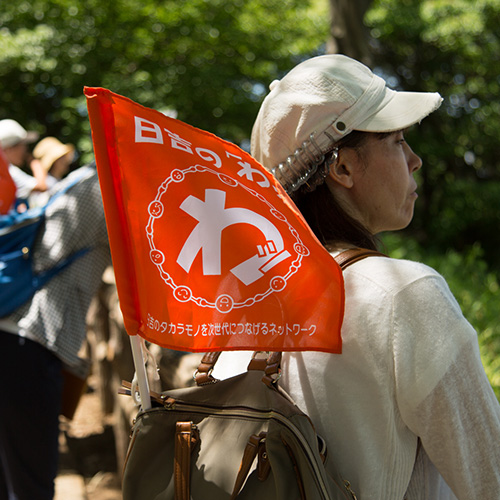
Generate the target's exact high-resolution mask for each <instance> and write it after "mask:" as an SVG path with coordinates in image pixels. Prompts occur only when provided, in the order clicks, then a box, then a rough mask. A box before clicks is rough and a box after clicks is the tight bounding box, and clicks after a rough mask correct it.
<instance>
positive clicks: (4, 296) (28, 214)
mask: <svg viewBox="0 0 500 500" xmlns="http://www.w3.org/2000/svg"><path fill="white" fill-rule="evenodd" d="M80 179H81V176H75V179H74V180H72V181H71V182H69V183H68V184H67V185H66V186H65V187H64V188H63V189H61V190H60V191H58V192H57V193H55V194H54V195H53V196H52V197H51V198H50V199H49V201H48V202H47V203H46V204H45V205H44V206H42V207H35V208H30V209H28V210H26V211H25V212H23V213H17V212H16V211H15V210H12V211H11V212H9V213H8V214H7V215H0V318H3V317H4V316H7V315H9V314H11V313H12V312H14V311H15V310H16V309H17V308H18V307H19V306H21V305H23V304H24V303H25V302H27V301H28V300H29V299H31V298H32V297H33V295H34V294H35V292H36V291H37V290H39V289H40V288H42V287H43V286H44V285H45V284H46V283H47V282H48V281H49V280H50V279H51V278H53V277H54V276H55V275H56V274H57V273H59V272H60V271H62V270H63V269H65V268H66V267H68V266H69V265H70V264H71V263H72V262H73V261H74V260H75V259H77V258H78V257H80V256H82V255H83V254H85V253H86V252H87V251H88V250H89V248H83V249H81V250H78V251H77V252H75V253H73V254H72V255H70V256H69V257H67V258H65V259H62V260H61V261H60V262H58V263H57V264H56V265H55V266H54V267H52V268H50V269H47V270H46V271H43V272H41V273H35V272H34V270H33V256H32V251H33V245H34V243H35V240H36V237H37V234H38V232H39V230H40V227H42V226H43V223H44V220H45V211H46V210H47V207H49V206H50V205H51V204H52V203H53V202H54V201H55V200H56V199H57V198H59V196H60V195H61V194H63V193H65V192H66V191H67V190H68V189H69V188H71V187H72V186H74V185H75V184H76V183H77V182H78V181H79V180H80Z"/></svg>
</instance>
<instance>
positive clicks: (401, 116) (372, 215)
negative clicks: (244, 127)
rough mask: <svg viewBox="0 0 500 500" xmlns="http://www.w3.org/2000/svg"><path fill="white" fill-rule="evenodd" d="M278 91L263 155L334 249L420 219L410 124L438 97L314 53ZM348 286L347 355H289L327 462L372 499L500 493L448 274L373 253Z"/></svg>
mask: <svg viewBox="0 0 500 500" xmlns="http://www.w3.org/2000/svg"><path fill="white" fill-rule="evenodd" d="M270 88H271V91H270V93H269V94H268V95H267V97H266V98H265V99H264V101H263V104H262V106H261V108H260V111H259V113H258V116H257V119H256V121H255V124H254V126H253V130H252V139H251V151H252V155H253V156H254V157H255V158H256V159H257V160H258V161H259V162H260V163H261V164H262V165H264V167H265V168H267V169H268V170H269V171H271V172H272V173H273V174H274V175H275V177H276V178H277V179H278V181H279V182H280V183H281V184H282V186H283V187H284V188H285V190H286V191H287V192H288V194H289V195H290V196H291V197H292V198H293V200H294V201H295V203H296V205H297V207H298V208H299V210H300V211H301V213H302V214H303V216H304V217H305V219H306V220H307V222H308V224H309V225H310V227H311V229H312V230H313V231H314V233H315V234H316V236H317V237H318V239H319V240H320V241H321V242H322V244H323V245H324V246H325V247H326V249H327V250H328V251H329V252H330V253H331V254H332V256H335V255H337V254H339V253H340V252H342V251H344V250H347V249H350V248H353V247H365V248H368V249H372V250H376V248H377V235H378V234H379V233H381V232H383V231H393V230H399V229H402V228H404V227H406V226H407V225H408V224H409V223H410V221H411V220H412V217H413V210H414V206H415V202H416V201H417V198H418V195H417V182H416V180H415V173H416V172H417V171H418V170H419V169H420V168H422V160H421V159H420V158H419V157H418V156H417V154H415V153H414V152H413V151H412V149H411V147H410V145H409V144H408V143H407V142H406V140H405V131H406V129H407V128H408V127H410V126H412V125H414V124H417V123H419V122H420V121H421V120H422V119H423V118H425V117H426V116H427V115H428V114H430V113H432V112H433V111H434V110H436V109H437V108H438V107H439V105H440V103H441V101H442V99H441V97H440V95H439V94H437V93H422V92H402V91H394V90H391V89H389V88H388V87H387V86H386V84H385V82H384V80H383V79H382V78H380V77H378V76H377V75H375V74H374V73H373V72H372V71H371V70H370V69H369V68H367V67H366V66H365V65H363V64H361V63H359V62H358V61H355V60H353V59H351V58H348V57H346V56H342V55H325V56H319V57H315V58H312V59H310V60H307V61H304V62H303V63H301V64H299V65H298V66H296V67H295V68H294V69H292V70H291V71H290V72H289V73H288V74H287V75H286V76H284V77H283V78H282V79H281V80H280V81H274V82H273V83H272V84H271V87H270ZM344 283H345V316H344V322H343V326H342V331H341V333H342V339H343V351H342V354H341V355H334V354H327V353H321V352H303V353H283V374H282V378H281V380H280V385H282V387H283V388H284V389H285V390H286V391H287V392H288V393H289V394H290V396H291V397H292V398H293V400H294V401H295V402H296V403H297V404H298V406H299V407H300V408H301V409H302V410H304V411H305V412H306V413H307V414H308V415H309V416H310V417H311V419H312V421H313V423H314V426H315V428H316V430H317V432H318V434H320V435H321V436H322V437H324V438H325V440H326V442H327V445H328V452H329V458H328V462H327V465H326V466H327V469H328V464H335V467H336V468H337V469H338V470H339V472H340V473H341V475H342V476H343V477H345V478H346V479H347V480H349V481H350V483H351V487H352V490H354V492H355V493H356V494H357V498H359V499H360V500H367V499H371V500H402V499H406V500H417V499H419V500H420V499H422V500H423V499H428V500H452V499H460V500H479V499H485V498H488V499H493V498H499V495H500V444H499V443H500V405H499V403H498V401H497V399H496V397H495V394H494V392H493V390H492V388H491V385H490V383H489V381H488V379H487V377H486V374H485V371H484V368H483V365H482V362H481V357H480V354H479V346H478V340H477V334H476V332H475V331H474V329H473V328H472V326H471V325H470V324H469V323H468V322H467V320H466V319H465V318H464V316H463V315H462V312H461V310H460V307H459V305H458V303H457V301H456V300H455V298H454V297H453V295H452V293H451V292H450V289H449V287H448V285H447V283H446V281H445V280H444V278H443V277H442V276H441V275H439V274H438V273H437V272H436V271H435V270H433V269H431V268H429V267H428V266H426V265H424V264H421V263H418V262H411V261H407V260H398V259H391V258H388V257H384V256H370V257H367V258H365V259H364V260H361V261H359V262H357V263H355V264H354V265H352V266H350V267H348V268H347V269H346V270H345V272H344ZM242 356H243V354H238V353H223V355H222V357H221V361H219V363H218V365H219V366H220V367H221V368H222V367H224V366H227V368H226V369H225V371H224V370H223V371H221V372H219V373H218V372H217V365H216V370H215V371H214V376H215V377H219V378H220V377H221V376H222V378H223V377H226V376H228V375H232V374H235V373H236V371H237V369H236V368H237V367H240V366H242V363H241V359H240V358H241V357H242ZM224 358H225V359H224ZM224 361H225V362H224ZM243 366H245V364H243ZM233 367H234V368H233Z"/></svg>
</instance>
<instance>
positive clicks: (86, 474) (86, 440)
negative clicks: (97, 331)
mask: <svg viewBox="0 0 500 500" xmlns="http://www.w3.org/2000/svg"><path fill="white" fill-rule="evenodd" d="M112 418H113V417H112V416H110V415H104V414H103V412H102V409H101V404H100V401H99V397H98V395H97V393H96V391H95V390H94V387H93V379H92V377H91V378H90V379H89V390H88V391H87V393H86V394H84V395H83V396H82V399H81V400H80V404H79V406H78V409H77V411H76V414H75V417H74V419H73V420H72V421H70V422H68V421H63V422H61V433H60V439H59V447H60V463H59V475H58V478H57V480H56V496H55V499H54V500H121V498H122V495H121V489H120V476H119V473H118V470H117V469H118V467H117V463H116V451H115V441H114V434H113V428H112V424H113V421H112Z"/></svg>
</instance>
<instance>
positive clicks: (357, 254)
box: [334, 248, 387, 270]
mask: <svg viewBox="0 0 500 500" xmlns="http://www.w3.org/2000/svg"><path fill="white" fill-rule="evenodd" d="M372 256H378V257H387V255H385V254H383V253H381V252H378V251H377V250H369V249H367V248H349V250H344V251H343V252H340V253H339V254H338V255H336V256H335V257H334V258H335V261H336V262H337V264H338V265H339V266H340V268H341V269H342V270H344V269H345V268H346V267H348V266H350V265H351V264H354V263H355V262H358V261H360V260H362V259H365V258H366V257H372Z"/></svg>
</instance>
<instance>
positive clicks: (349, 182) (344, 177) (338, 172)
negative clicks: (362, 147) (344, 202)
mask: <svg viewBox="0 0 500 500" xmlns="http://www.w3.org/2000/svg"><path fill="white" fill-rule="evenodd" d="M357 162H359V156H358V153H357V152H356V151H355V150H354V149H351V148H345V149H340V150H339V152H338V157H337V161H335V162H334V163H333V164H332V165H331V166H330V173H329V174H328V179H329V180H330V182H331V181H334V182H336V183H337V184H340V185H341V186H343V187H345V188H347V189H350V188H352V187H353V185H354V172H355V167H356V163H357Z"/></svg>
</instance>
